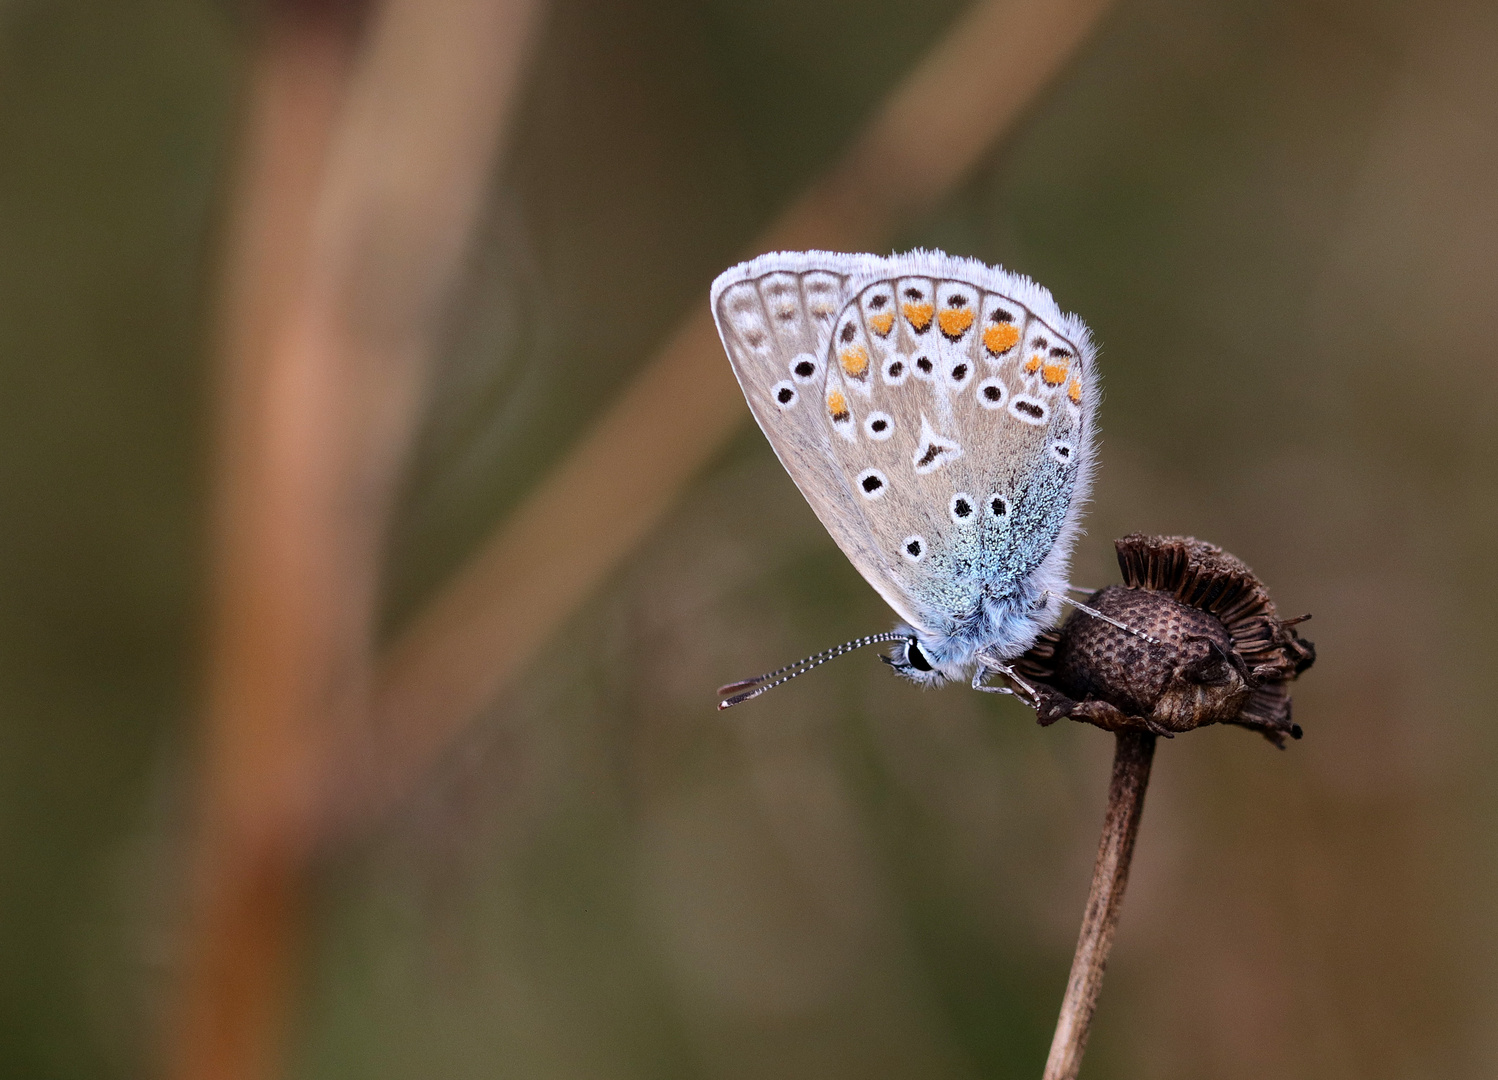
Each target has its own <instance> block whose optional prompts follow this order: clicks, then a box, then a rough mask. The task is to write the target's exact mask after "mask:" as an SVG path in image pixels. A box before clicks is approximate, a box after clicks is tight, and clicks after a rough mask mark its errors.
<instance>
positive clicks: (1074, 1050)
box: [1044, 731, 1155, 1080]
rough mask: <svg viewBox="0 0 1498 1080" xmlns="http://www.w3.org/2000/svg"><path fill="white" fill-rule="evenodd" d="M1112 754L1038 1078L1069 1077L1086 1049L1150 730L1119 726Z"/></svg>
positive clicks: (1125, 871)
mask: <svg viewBox="0 0 1498 1080" xmlns="http://www.w3.org/2000/svg"><path fill="white" fill-rule="evenodd" d="M1116 737H1117V740H1118V742H1117V746H1116V747H1115V749H1114V754H1113V776H1112V779H1110V780H1109V782H1108V814H1107V816H1106V817H1105V818H1104V819H1103V836H1102V839H1101V840H1099V841H1098V849H1097V864H1096V865H1095V866H1094V867H1093V870H1092V889H1091V891H1090V892H1089V893H1088V895H1087V910H1086V912H1085V913H1084V914H1083V916H1082V932H1081V933H1080V934H1079V935H1078V937H1077V952H1076V955H1075V956H1073V957H1072V962H1071V976H1070V977H1069V978H1068V979H1067V980H1066V997H1065V998H1064V999H1063V1000H1062V1002H1061V1016H1060V1017H1059V1018H1058V1019H1057V1020H1056V1034H1055V1037H1054V1038H1052V1039H1051V1054H1050V1057H1049V1058H1047V1059H1046V1063H1045V1077H1044V1080H1075V1077H1076V1075H1077V1072H1078V1070H1080V1069H1081V1068H1082V1052H1083V1051H1084V1050H1086V1049H1087V1030H1088V1028H1089V1027H1091V1025H1092V1010H1093V1009H1094V1008H1096V1007H1097V998H1098V991H1100V990H1101V989H1102V987H1103V971H1104V969H1105V968H1107V966H1108V953H1109V952H1110V951H1111V950H1112V948H1113V931H1114V930H1115V929H1116V928H1117V926H1118V912H1119V909H1120V908H1122V907H1123V897H1124V889H1125V887H1126V886H1127V885H1128V883H1129V862H1130V860H1131V859H1132V858H1133V857H1134V838H1135V837H1136V836H1138V835H1139V818H1140V816H1141V815H1142V814H1143V813H1144V791H1145V788H1146V787H1147V786H1148V785H1149V780H1150V763H1151V762H1152V761H1153V760H1154V757H1155V736H1153V735H1150V734H1147V733H1144V732H1138V731H1120V732H1119V733H1118V734H1117V736H1116Z"/></svg>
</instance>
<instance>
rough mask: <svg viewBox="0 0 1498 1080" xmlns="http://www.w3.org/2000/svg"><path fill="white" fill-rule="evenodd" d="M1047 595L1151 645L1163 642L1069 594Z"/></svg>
mask: <svg viewBox="0 0 1498 1080" xmlns="http://www.w3.org/2000/svg"><path fill="white" fill-rule="evenodd" d="M1047 595H1049V596H1054V597H1055V598H1056V599H1057V600H1060V601H1061V602H1062V603H1063V604H1065V605H1067V606H1068V607H1074V608H1076V609H1077V610H1078V611H1080V612H1082V613H1083V614H1084V615H1090V616H1092V617H1093V618H1094V619H1101V620H1103V622H1105V623H1107V624H1108V625H1109V626H1116V627H1118V628H1119V629H1120V630H1122V631H1123V632H1124V633H1126V634H1133V635H1134V636H1135V637H1137V638H1143V639H1144V640H1145V641H1147V642H1149V643H1150V644H1151V645H1160V644H1163V642H1161V641H1160V639H1159V638H1153V637H1150V636H1149V635H1148V634H1146V633H1145V632H1144V631H1143V630H1136V629H1135V628H1134V627H1132V626H1130V625H1129V624H1128V623H1121V622H1119V621H1118V620H1117V619H1115V618H1113V616H1111V615H1104V614H1103V613H1102V612H1101V611H1099V610H1098V609H1097V608H1092V607H1088V606H1087V605H1086V604H1082V603H1078V602H1077V601H1075V600H1073V599H1072V598H1071V597H1069V596H1063V595H1062V594H1061V593H1049V594H1047Z"/></svg>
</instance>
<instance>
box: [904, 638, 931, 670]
mask: <svg viewBox="0 0 1498 1080" xmlns="http://www.w3.org/2000/svg"><path fill="white" fill-rule="evenodd" d="M905 662H906V663H907V664H909V665H910V666H911V667H913V668H915V669H916V670H917V671H930V670H931V661H930V660H927V659H926V654H925V653H923V652H921V647H920V645H918V644H917V643H916V640H915V638H911V639H910V640H909V641H908V642H906V643H905Z"/></svg>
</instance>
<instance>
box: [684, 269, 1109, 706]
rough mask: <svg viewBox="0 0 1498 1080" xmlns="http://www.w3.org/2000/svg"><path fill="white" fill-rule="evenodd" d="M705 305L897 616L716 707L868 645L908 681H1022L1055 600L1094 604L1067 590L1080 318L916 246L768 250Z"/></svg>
mask: <svg viewBox="0 0 1498 1080" xmlns="http://www.w3.org/2000/svg"><path fill="white" fill-rule="evenodd" d="M712 310H713V317H714V319H715V321H716V323H717V326H718V333H719V335H720V336H721V337H722V339H723V346H724V349H725V350H726V351H727V353H728V357H729V360H730V361H731V363H732V365H733V371H734V374H735V375H736V376H737V377H738V380H739V385H740V386H741V387H742V388H743V391H744V397H745V398H746V399H747V401H748V403H749V408H750V410H751V411H752V412H753V413H754V418H755V419H756V420H757V421H758V422H759V426H760V428H761V429H762V430H763V431H764V433H765V436H766V438H768V439H769V440H770V445H771V446H772V447H774V449H775V453H776V455H777V456H778V457H779V458H780V462H781V464H782V465H784V466H785V469H786V471H787V472H788V473H789V474H790V476H791V479H792V480H793V481H795V484H796V486H797V487H798V488H800V490H801V493H802V494H803V495H804V496H805V497H806V501H807V502H808V503H810V504H811V508H812V510H813V511H814V512H815V513H816V515H817V517H818V518H819V519H821V522H822V524H823V525H824V526H826V528H827V531H828V533H829V534H831V536H832V539H833V540H834V541H835V542H836V543H837V545H838V547H840V548H841V549H842V550H843V553H844V554H845V555H847V557H848V559H849V560H850V561H851V562H852V563H853V565H854V566H855V567H856V568H857V569H858V572H859V573H861V574H862V575H863V576H864V578H865V580H867V581H868V583H869V584H870V585H872V586H873V587H874V589H875V590H876V591H877V592H878V593H879V595H880V596H882V597H883V598H884V599H885V600H886V601H887V602H888V603H889V605H890V607H892V608H893V609H894V610H895V612H896V613H897V614H898V615H899V616H900V618H901V620H903V621H902V623H901V624H900V625H899V626H897V627H896V629H894V630H893V631H891V632H889V633H885V634H873V635H869V636H868V637H864V638H859V639H856V640H855V641H850V642H848V643H846V644H844V645H839V646H837V647H835V648H833V649H828V650H826V651H825V652H822V653H818V654H816V655H815V656H811V657H807V658H806V659H805V660H801V661H798V662H797V663H795V664H790V665H787V666H786V667H784V668H781V669H779V670H777V671H773V672H769V673H767V674H765V675H762V676H760V677H758V678H755V679H747V680H744V681H743V682H739V683H732V684H730V685H728V686H726V687H723V688H722V690H721V691H720V693H721V694H724V695H727V697H726V699H725V700H724V701H721V702H720V703H719V707H720V708H727V707H729V706H731V705H736V704H739V703H740V702H742V701H747V700H748V699H749V698H752V697H756V696H758V695H759V694H761V693H763V692H764V691H766V690H768V689H770V688H772V687H774V686H778V685H780V684H781V683H783V682H785V681H787V680H788V679H792V678H795V677H796V676H797V675H800V674H803V673H804V672H806V671H809V670H810V669H811V668H813V667H816V666H817V665H819V664H821V663H824V662H825V661H826V660H829V659H831V658H832V657H834V656H840V655H842V654H843V653H845V652H848V651H850V650H852V649H855V648H861V647H863V646H865V645H872V644H876V643H881V642H895V643H897V645H896V648H895V649H894V650H893V651H892V653H891V654H890V655H887V656H885V657H884V659H885V660H886V662H888V663H889V664H890V665H891V666H892V667H893V668H894V670H895V671H896V672H897V673H898V674H900V675H902V676H904V677H906V678H908V679H911V680H914V681H915V682H917V683H922V684H925V685H932V686H935V685H941V684H942V683H944V682H947V681H949V680H956V679H962V678H966V677H967V676H968V674H969V673H971V684H972V686H973V687H974V688H975V689H980V690H989V691H993V692H998V693H1012V692H1013V691H1012V690H1009V689H1007V688H1005V687H1000V686H991V685H988V684H987V683H986V681H985V680H986V679H987V677H988V676H989V675H991V674H997V675H1002V676H1005V677H1006V678H1008V679H1009V680H1010V681H1015V680H1016V679H1017V676H1015V675H1014V673H1013V672H1012V670H1011V669H1010V667H1009V663H1008V662H1009V661H1010V660H1013V659H1015V658H1017V657H1018V656H1020V655H1021V654H1023V653H1024V651H1025V650H1026V649H1027V648H1028V647H1029V646H1030V645H1031V644H1033V643H1034V641H1035V639H1036V637H1037V636H1038V635H1039V634H1040V632H1041V631H1042V630H1044V629H1045V628H1046V627H1048V626H1050V625H1051V624H1052V623H1054V622H1055V621H1056V618H1057V616H1058V615H1059V613H1060V609H1061V606H1062V604H1071V605H1072V606H1075V607H1080V608H1082V609H1083V610H1084V611H1090V609H1088V608H1086V607H1085V605H1082V604H1079V603H1077V602H1075V601H1072V600H1071V599H1069V598H1068V597H1067V596H1066V595H1065V594H1066V591H1067V589H1068V585H1067V571H1068V563H1069V560H1070V557H1071V549H1072V545H1073V543H1074V542H1075V540H1076V536H1077V532H1078V526H1079V518H1080V515H1081V507H1082V505H1083V503H1084V502H1085V501H1086V499H1087V496H1088V491H1089V488H1090V485H1091V480H1092V472H1093V467H1094V463H1095V449H1094V432H1093V427H1094V413H1095V411H1096V408H1097V401H1098V394H1099V387H1098V377H1097V370H1096V353H1097V350H1096V348H1095V346H1094V345H1093V342H1092V335H1091V334H1090V332H1089V331H1088V329H1087V327H1086V325H1084V324H1083V322H1082V321H1081V320H1080V319H1078V318H1077V317H1076V316H1075V315H1068V314H1064V313H1063V312H1062V311H1061V309H1060V308H1058V307H1057V306H1056V302H1055V300H1054V299H1052V297H1051V294H1050V292H1049V291H1047V290H1046V289H1044V288H1042V287H1041V286H1040V285H1037V284H1036V283H1035V282H1033V281H1031V280H1030V279H1029V278H1027V277H1024V276H1023V275H1020V274H1013V273H1010V272H1008V271H1006V270H1004V269H1002V268H1000V267H995V266H988V265H986V264H984V263H982V262H979V261H977V260H975V259H967V258H958V257H953V256H950V255H946V254H944V253H942V252H940V251H921V250H917V251H912V252H909V253H907V254H904V255H895V256H891V257H887V258H886V257H881V256H876V255H856V254H839V253H836V252H828V251H798V252H775V253H772V254H767V255H761V256H760V257H758V258H756V259H751V260H749V261H748V262H744V263H740V264H739V265H737V266H735V267H733V268H731V269H729V270H727V271H725V272H724V273H723V274H721V275H719V277H718V279H717V280H716V281H714V282H713V286H712ZM1108 621H1110V622H1111V621H1112V620H1111V619H1110V620H1108ZM1125 629H1127V628H1125Z"/></svg>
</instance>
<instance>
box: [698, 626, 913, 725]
mask: <svg viewBox="0 0 1498 1080" xmlns="http://www.w3.org/2000/svg"><path fill="white" fill-rule="evenodd" d="M909 637H910V635H909V634H901V633H899V632H897V631H890V632H889V633H884V634H870V635H869V636H868V637H861V638H854V639H853V640H852V641H845V642H843V643H842V644H841V645H834V646H833V647H832V648H830V649H823V650H822V651H821V652H819V653H816V654H814V655H812V656H808V657H806V658H805V659H804V660H797V661H796V662H795V663H794V664H787V665H785V667H782V668H776V669H775V670H774V671H767V672H765V673H764V674H763V675H760V676H758V677H757V678H753V679H741V680H740V681H738V682H733V683H729V684H728V685H727V686H720V687H718V693H719V695H720V696H721V695H725V694H727V695H731V696H729V697H725V698H724V699H723V700H722V701H720V702H718V708H720V709H729V708H732V707H733V706H735V705H742V704H743V703H744V702H746V701H748V700H749V699H750V698H757V697H759V695H761V694H763V693H764V692H765V691H766V690H773V689H775V688H776V687H777V686H779V685H781V684H782V683H788V682H790V681H791V680H792V679H794V678H795V677H796V676H798V675H805V674H806V673H807V672H808V671H810V670H811V669H812V668H816V667H821V666H822V665H823V664H825V663H827V661H829V660H833V659H836V658H837V657H839V656H842V655H843V653H850V652H852V651H853V650H854V649H861V648H863V647H864V646H865V645H879V644H881V643H883V642H886V641H905V640H906V639H908V638H909Z"/></svg>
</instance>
